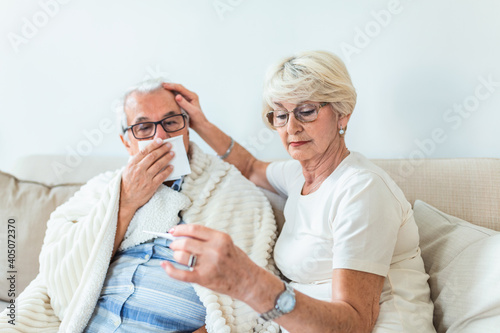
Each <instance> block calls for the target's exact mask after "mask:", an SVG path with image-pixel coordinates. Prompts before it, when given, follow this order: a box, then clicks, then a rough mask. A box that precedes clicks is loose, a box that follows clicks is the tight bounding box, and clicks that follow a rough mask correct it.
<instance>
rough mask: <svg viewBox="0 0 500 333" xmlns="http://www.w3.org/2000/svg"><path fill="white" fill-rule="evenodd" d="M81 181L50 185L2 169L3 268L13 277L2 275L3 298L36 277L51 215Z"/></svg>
mask: <svg viewBox="0 0 500 333" xmlns="http://www.w3.org/2000/svg"><path fill="white" fill-rule="evenodd" d="M81 185H82V184H62V185H54V186H47V185H45V184H42V183H37V182H31V181H22V180H19V179H17V178H16V177H14V176H12V175H10V174H8V173H4V172H1V171H0V189H1V191H0V228H1V229H0V230H1V231H0V244H2V249H1V251H0V271H1V272H2V274H7V278H10V279H7V278H6V277H5V275H2V279H0V300H2V301H7V302H8V301H10V300H11V299H12V298H13V297H12V295H13V294H12V291H14V294H15V297H17V296H19V294H20V293H21V292H22V291H23V290H24V288H25V287H26V286H27V285H28V284H29V283H30V282H31V280H33V279H34V278H35V277H36V275H37V274H38V270H39V264H38V256H39V254H40V250H41V248H42V244H43V238H44V236H45V229H46V224H47V221H48V219H49V216H50V214H51V213H52V211H54V210H55V209H56V207H57V206H59V205H61V204H63V203H64V202H65V201H66V200H68V199H69V198H70V197H71V196H72V195H73V194H74V193H75V192H76V191H77V190H78V189H79V188H80V186H81ZM8 250H11V251H10V253H9V252H8ZM12 250H14V251H12ZM8 272H12V273H8ZM12 284H13V285H15V288H11V285H12ZM9 294H10V295H9Z"/></svg>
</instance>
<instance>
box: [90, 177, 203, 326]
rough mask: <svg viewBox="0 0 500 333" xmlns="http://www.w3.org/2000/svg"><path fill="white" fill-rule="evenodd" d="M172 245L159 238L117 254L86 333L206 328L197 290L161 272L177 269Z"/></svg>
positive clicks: (175, 185) (178, 184)
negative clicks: (166, 265)
mask: <svg viewBox="0 0 500 333" xmlns="http://www.w3.org/2000/svg"><path fill="white" fill-rule="evenodd" d="M181 184H182V179H180V180H178V181H176V182H175V183H174V184H173V185H172V188H173V189H175V190H177V191H178V190H180V186H181ZM181 223H182V222H181ZM169 244H170V241H169V240H166V239H164V238H156V239H154V240H151V241H149V242H146V243H143V244H140V245H137V246H134V247H132V248H130V249H127V250H125V251H119V252H117V253H116V255H115V257H114V260H113V262H112V263H111V265H110V266H109V269H108V274H107V276H106V280H105V281H104V286H103V288H102V291H101V295H100V297H99V300H98V302H97V304H96V307H95V310H94V313H93V315H92V318H91V319H90V321H89V323H88V325H87V327H86V329H85V331H84V332H92V333H93V332H134V333H136V332H192V331H195V330H197V329H198V328H200V327H202V326H203V325H204V324H205V316H206V309H205V307H204V306H203V304H202V303H201V301H200V299H199V298H198V295H197V294H196V292H195V291H194V289H193V287H192V285H191V284H189V283H186V282H181V281H177V280H174V279H172V278H170V277H169V276H168V275H167V273H165V271H164V270H163V268H162V267H161V266H160V263H161V262H162V261H165V260H168V261H170V262H174V263H175V261H174V259H173V251H172V250H171V249H170V248H169V247H168V245H169Z"/></svg>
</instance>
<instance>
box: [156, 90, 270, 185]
mask: <svg viewBox="0 0 500 333" xmlns="http://www.w3.org/2000/svg"><path fill="white" fill-rule="evenodd" d="M163 87H164V88H165V89H167V90H172V91H174V92H177V95H176V96H175V100H176V102H177V103H178V104H179V106H180V107H181V108H182V109H184V110H185V111H186V112H187V113H188V114H189V117H190V123H189V126H190V127H191V128H192V129H193V130H194V131H196V133H198V135H199V136H200V137H201V138H202V139H203V140H204V141H205V142H206V143H207V144H208V145H209V146H210V147H212V149H213V150H215V152H216V153H217V155H219V156H223V155H224V154H225V153H226V152H227V150H228V148H229V147H230V145H231V138H230V137H229V136H228V135H227V134H225V133H224V132H223V131H221V130H220V129H219V128H218V127H217V126H215V125H214V124H212V123H211V122H209V121H208V119H207V118H206V117H205V115H204V114H203V111H202V110H201V107H200V102H199V99H198V95H197V94H196V93H194V92H192V91H190V90H188V89H186V88H185V87H184V86H182V85H180V84H175V83H164V84H163ZM224 160H225V161H227V162H229V163H231V164H233V165H234V166H236V168H238V170H240V172H241V173H242V174H243V176H245V177H246V178H248V179H249V180H250V181H252V182H253V183H254V184H255V185H257V186H260V187H263V188H265V189H267V190H270V191H272V192H276V191H275V190H274V188H273V187H272V186H271V184H270V183H269V181H268V180H267V177H266V169H267V166H268V165H269V163H267V162H263V161H260V160H258V159H256V158H255V157H254V156H253V155H252V154H250V152H248V151H247V150H246V149H245V148H243V147H242V146H241V145H240V144H238V143H237V142H234V146H233V148H232V150H231V153H230V154H229V155H228V156H227V157H226V158H225V159H224Z"/></svg>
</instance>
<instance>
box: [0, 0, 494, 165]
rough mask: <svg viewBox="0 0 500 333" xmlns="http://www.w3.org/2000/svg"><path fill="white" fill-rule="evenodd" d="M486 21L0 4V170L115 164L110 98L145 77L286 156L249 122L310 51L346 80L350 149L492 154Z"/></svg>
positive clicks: (325, 11)
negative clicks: (41, 163) (345, 72)
mask: <svg viewBox="0 0 500 333" xmlns="http://www.w3.org/2000/svg"><path fill="white" fill-rule="evenodd" d="M389 10H391V11H392V13H391V11H389ZM381 11H383V12H381ZM499 12H500V3H499V2H498V1H495V0H482V1H465V0H458V1H457V0H455V1H452V0H441V1H430V0H421V1H411V0H401V1H396V0H390V1H389V0H376V1H374V0H370V1H368V0H360V1H340V0H334V1H332V0H316V1H312V0H309V1H305V0H293V1H291V0H288V1H287V0H277V1H265V0H252V1H250V0H215V1H214V0H191V1H181V0H177V1H173V0H169V1H167V0H150V1H138V0H137V1H133V0H119V1H118V0H115V1H96V0H85V1H83V0H72V1H68V0H64V1H63V0H40V1H17V0H0V29H1V31H0V36H1V38H0V112H1V118H0V119H1V127H0V128H1V130H0V154H1V158H0V169H2V170H9V168H11V166H12V163H13V161H14V160H15V159H16V158H18V157H20V156H22V155H29V154H68V158H70V157H75V156H76V154H78V155H85V154H97V155H99V154H101V155H124V154H125V150H124V149H123V148H122V146H121V142H120V141H119V138H118V135H117V132H116V130H115V129H111V130H110V129H109V123H110V122H111V121H113V125H114V114H113V112H112V108H111V106H112V103H113V101H114V100H115V99H116V98H117V97H118V96H120V94H121V92H122V91H123V90H124V89H126V88H127V87H128V86H130V85H132V84H134V83H137V82H139V81H141V80H142V79H144V78H145V77H148V76H149V77H151V76H157V75H164V76H167V77H169V78H170V79H171V80H173V81H176V82H181V83H183V84H184V85H185V86H187V87H189V88H191V89H193V90H195V91H196V92H198V94H199V95H200V98H201V101H202V106H203V108H204V111H205V113H206V114H207V116H208V117H209V119H211V120H212V121H213V122H214V123H216V124H217V125H219V126H220V127H221V128H222V129H224V130H226V131H227V132H229V133H230V134H231V135H232V136H233V137H234V138H235V139H236V140H238V141H239V142H241V143H243V144H245V145H246V146H247V147H248V148H250V149H251V150H252V151H253V152H254V153H256V155H257V156H258V157H260V158H265V159H270V158H283V157H286V152H285V151H284V149H283V148H282V147H281V143H280V142H279V139H278V137H277V136H276V135H270V133H269V132H268V131H267V130H266V129H265V127H264V125H263V123H262V121H261V118H260V108H261V89H262V80H263V76H264V73H265V71H266V69H267V67H268V66H269V65H270V64H272V63H274V62H276V61H278V60H279V59H280V58H282V57H284V56H287V55H291V54H293V53H294V52H297V51H301V50H309V49H324V50H329V51H333V52H335V53H337V54H339V55H340V56H341V57H342V58H343V59H344V60H345V61H346V63H347V66H348V68H349V70H350V72H351V75H352V78H353V82H354V85H355V87H356V88H357V91H358V96H359V98H358V104H357V107H356V109H355V112H354V115H353V117H352V118H351V123H350V126H349V130H348V132H347V133H348V134H347V137H346V141H347V144H348V147H349V148H350V149H351V150H356V151H360V152H362V153H364V154H365V155H367V156H368V157H377V158H414V159H415V158H421V157H432V158H434V157H497V158H499V157H500V149H499V143H500V127H499V126H500V112H499V109H500V83H499V82H500V64H499V61H500V20H499V19H498V13H499ZM47 13H48V14H47ZM376 13H378V14H376ZM388 13H389V15H387V14H388ZM377 17H378V18H377ZM32 25H34V26H32ZM36 25H38V27H37V26H36ZM33 27H34V28H35V29H33ZM360 31H365V32H364V33H362V32H360ZM366 34H368V35H366ZM485 80H486V81H488V80H489V81H493V82H495V83H494V84H490V85H489V86H487V87H485V86H484V84H483V83H482V82H483V81H485ZM488 89H489V90H488ZM464 104H465V106H461V108H462V109H463V111H462V113H459V112H458V111H455V110H454V106H455V105H456V106H459V107H460V105H464ZM468 110H470V111H468ZM110 131H111V132H110ZM86 133H87V134H88V133H93V134H92V135H91V138H92V140H89V139H88V138H87V136H86ZM100 135H102V139H101V137H100ZM192 137H193V138H194V140H195V141H197V142H199V138H197V137H196V136H195V135H192ZM431 140H432V142H431ZM203 147H204V148H205V149H206V146H203Z"/></svg>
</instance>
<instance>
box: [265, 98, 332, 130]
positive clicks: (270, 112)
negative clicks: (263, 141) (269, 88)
mask: <svg viewBox="0 0 500 333" xmlns="http://www.w3.org/2000/svg"><path fill="white" fill-rule="evenodd" d="M304 104H312V103H304ZM328 104H330V103H329V102H321V103H319V107H318V113H317V115H316V118H314V119H313V120H311V121H301V120H299V119H298V118H297V115H296V112H297V109H298V108H299V107H300V106H301V105H303V104H301V105H298V106H297V107H295V108H294V109H293V110H292V111H288V110H287V111H284V112H285V113H286V121H285V123H284V124H283V125H281V126H274V124H273V122H272V121H271V118H270V116H272V115H273V113H274V112H276V111H275V110H273V111H269V112H268V113H266V119H267V122H268V123H269V125H271V127H272V128H274V129H276V128H280V127H283V126H286V124H288V120H290V113H292V112H293V115H294V116H295V119H297V120H298V121H299V122H301V123H312V122H313V121H315V120H316V119H318V115H319V111H320V110H321V109H322V108H324V107H325V106H326V105H328ZM279 111H283V110H279Z"/></svg>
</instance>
